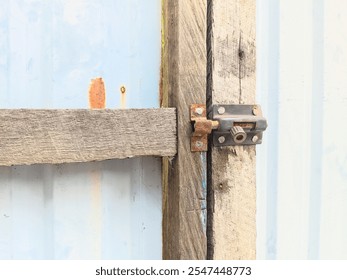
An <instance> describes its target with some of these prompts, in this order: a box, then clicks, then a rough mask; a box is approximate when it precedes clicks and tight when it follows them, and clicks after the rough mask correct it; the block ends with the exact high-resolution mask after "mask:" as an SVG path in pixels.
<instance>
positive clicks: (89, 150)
mask: <svg viewBox="0 0 347 280" xmlns="http://www.w3.org/2000/svg"><path fill="white" fill-rule="evenodd" d="M175 111H176V110H175V109H173V108H166V109H129V110H83V109H80V110H29V109H19V110H7V109H2V110H0V165H2V166H9V165H22V164H35V163H53V164H55V163H65V162H86V161H99V160H106V159H114V158H127V157H135V156H149V155H151V156H173V155H175V154H176V114H175Z"/></svg>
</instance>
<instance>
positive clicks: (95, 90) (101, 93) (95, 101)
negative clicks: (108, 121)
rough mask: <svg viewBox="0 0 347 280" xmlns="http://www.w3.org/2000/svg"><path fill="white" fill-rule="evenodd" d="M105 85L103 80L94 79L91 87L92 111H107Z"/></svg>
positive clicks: (90, 102) (90, 101) (90, 104)
mask: <svg viewBox="0 0 347 280" xmlns="http://www.w3.org/2000/svg"><path fill="white" fill-rule="evenodd" d="M105 96H106V92H105V84H104V81H103V79H102V78H95V79H92V80H91V82H90V86H89V107H90V108H91V109H105V106H106V102H105Z"/></svg>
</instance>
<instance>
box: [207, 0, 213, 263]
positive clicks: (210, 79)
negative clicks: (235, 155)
mask: <svg viewBox="0 0 347 280" xmlns="http://www.w3.org/2000/svg"><path fill="white" fill-rule="evenodd" d="M212 23H213V0H207V36H206V48H207V65H206V67H207V68H206V73H207V76H206V77H207V81H206V108H207V116H208V118H209V119H211V114H212V86H213V76H212V71H213V57H212V37H213V29H212ZM213 206H214V201H213V186H212V136H211V135H209V140H208V151H207V230H206V237H207V259H208V260H211V259H213V255H214V247H213V238H214V237H213V212H214V207H213Z"/></svg>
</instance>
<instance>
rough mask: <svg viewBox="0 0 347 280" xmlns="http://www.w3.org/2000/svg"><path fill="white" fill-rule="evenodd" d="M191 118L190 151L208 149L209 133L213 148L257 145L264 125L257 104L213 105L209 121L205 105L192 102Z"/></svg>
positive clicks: (261, 136)
mask: <svg viewBox="0 0 347 280" xmlns="http://www.w3.org/2000/svg"><path fill="white" fill-rule="evenodd" d="M190 120H191V123H192V129H193V133H192V136H191V151H192V152H204V151H207V149H208V145H207V140H208V135H209V134H211V133H212V139H213V145H214V146H215V147H221V146H235V145H255V144H260V143H262V139H263V131H264V130H265V129H266V127H267V121H266V119H265V118H264V117H263V116H262V112H261V108H260V106H259V105H213V108H212V120H208V119H207V118H206V106H205V105H203V104H193V105H191V106H190ZM212 131H213V132H212Z"/></svg>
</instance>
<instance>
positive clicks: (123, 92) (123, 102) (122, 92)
mask: <svg viewBox="0 0 347 280" xmlns="http://www.w3.org/2000/svg"><path fill="white" fill-rule="evenodd" d="M126 92H127V90H126V88H125V86H121V87H120V107H121V109H125V108H126Z"/></svg>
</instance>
